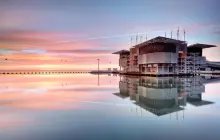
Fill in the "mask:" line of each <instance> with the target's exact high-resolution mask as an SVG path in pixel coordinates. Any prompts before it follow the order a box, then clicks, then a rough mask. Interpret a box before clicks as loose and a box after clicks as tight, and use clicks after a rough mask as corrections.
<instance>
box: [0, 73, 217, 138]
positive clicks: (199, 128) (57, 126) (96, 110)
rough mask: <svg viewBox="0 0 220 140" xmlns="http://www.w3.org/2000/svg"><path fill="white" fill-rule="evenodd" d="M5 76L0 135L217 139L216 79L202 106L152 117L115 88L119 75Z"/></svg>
mask: <svg viewBox="0 0 220 140" xmlns="http://www.w3.org/2000/svg"><path fill="white" fill-rule="evenodd" d="M97 80H98V78H97V76H96V75H85V74H81V75H63V76H41V77H38V76H36V75H32V76H31V75H30V76H25V77H24V76H3V75H1V78H0V88H1V92H0V97H1V98H0V139H1V140H11V139H16V140H26V139H31V140H38V139H39V140H44V139H45V140H46V139H57V140H58V139H62V140H65V139H85V138H87V139H152V138H158V139H184V140H185V139H220V134H218V126H220V121H219V117H220V111H219V109H220V94H219V92H218V89H219V86H220V83H211V84H206V85H205V93H203V94H202V99H203V100H206V101H211V102H214V104H210V105H204V106H199V107H196V106H193V105H191V104H189V103H187V105H186V106H185V107H184V108H185V110H184V111H183V110H181V111H178V112H173V113H171V114H167V115H163V116H160V117H158V116H156V115H155V114H152V113H150V112H149V111H146V110H144V109H143V108H141V107H139V106H136V105H135V104H134V103H132V101H131V100H130V99H129V98H125V99H122V98H120V97H117V96H115V95H114V94H112V93H117V92H119V88H118V87H119V77H116V76H107V75H101V76H100V81H99V84H100V86H98V81H97Z"/></svg>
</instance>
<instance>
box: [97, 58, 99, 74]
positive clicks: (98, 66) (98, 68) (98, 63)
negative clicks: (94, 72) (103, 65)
mask: <svg viewBox="0 0 220 140" xmlns="http://www.w3.org/2000/svg"><path fill="white" fill-rule="evenodd" d="M97 60H98V73H99V59H97Z"/></svg>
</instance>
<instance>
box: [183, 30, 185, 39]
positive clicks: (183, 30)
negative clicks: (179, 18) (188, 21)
mask: <svg viewBox="0 0 220 140" xmlns="http://www.w3.org/2000/svg"><path fill="white" fill-rule="evenodd" d="M183 34H184V36H183V37H184V41H186V31H185V29H184V30H183Z"/></svg>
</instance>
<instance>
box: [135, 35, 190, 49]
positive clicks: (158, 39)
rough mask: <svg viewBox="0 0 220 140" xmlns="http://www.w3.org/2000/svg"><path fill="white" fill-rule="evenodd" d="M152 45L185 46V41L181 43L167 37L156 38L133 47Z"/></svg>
mask: <svg viewBox="0 0 220 140" xmlns="http://www.w3.org/2000/svg"><path fill="white" fill-rule="evenodd" d="M152 43H174V44H186V42H185V41H181V40H176V39H172V38H167V37H161V36H158V37H156V38H153V39H150V40H148V41H145V42H143V43H140V44H137V45H135V46H133V47H142V46H145V45H147V44H152Z"/></svg>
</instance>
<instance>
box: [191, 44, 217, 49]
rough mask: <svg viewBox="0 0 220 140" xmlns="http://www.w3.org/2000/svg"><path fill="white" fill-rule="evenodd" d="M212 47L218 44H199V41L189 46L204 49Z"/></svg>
mask: <svg viewBox="0 0 220 140" xmlns="http://www.w3.org/2000/svg"><path fill="white" fill-rule="evenodd" d="M212 47H216V46H215V45H209V44H199V43H196V44H193V45H190V46H188V48H202V49H205V48H212Z"/></svg>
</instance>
